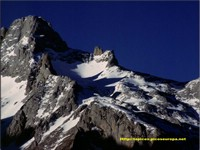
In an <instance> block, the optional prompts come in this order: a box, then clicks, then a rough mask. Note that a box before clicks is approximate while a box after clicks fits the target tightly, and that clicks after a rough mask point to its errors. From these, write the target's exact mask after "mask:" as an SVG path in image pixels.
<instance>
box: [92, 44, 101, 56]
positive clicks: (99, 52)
mask: <svg viewBox="0 0 200 150" xmlns="http://www.w3.org/2000/svg"><path fill="white" fill-rule="evenodd" d="M93 54H94V56H98V55H101V54H103V50H102V48H100V47H99V46H96V47H95V48H94V52H93Z"/></svg>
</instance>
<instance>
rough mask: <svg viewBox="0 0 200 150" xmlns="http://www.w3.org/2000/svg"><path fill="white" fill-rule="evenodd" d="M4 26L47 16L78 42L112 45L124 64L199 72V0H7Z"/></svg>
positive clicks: (164, 72) (179, 74) (185, 75)
mask: <svg viewBox="0 0 200 150" xmlns="http://www.w3.org/2000/svg"><path fill="white" fill-rule="evenodd" d="M1 6H2V10H1V12H2V15H1V17H2V18H1V21H2V26H7V27H8V26H9V25H10V24H11V23H12V21H13V20H14V19H16V18H20V17H23V16H27V15H38V16H42V17H43V18H44V19H46V20H47V21H49V22H51V24H52V26H53V28H54V29H55V30H56V31H57V32H58V33H59V34H60V35H61V37H62V38H63V39H64V40H65V41H66V42H67V44H68V45H69V46H70V47H72V48H78V49H82V50H87V51H91V52H92V51H93V48H94V47H95V46H96V45H99V46H101V47H102V48H103V49H112V50H114V51H115V54H116V57H117V59H118V61H119V63H120V64H121V65H123V66H124V67H126V68H128V69H131V70H135V71H140V72H144V73H149V74H153V75H156V76H160V77H164V78H168V79H174V80H177V81H187V80H192V79H195V78H197V77H198V76H199V74H198V73H199V4H198V2H194V1H193V2H186V1H182V2H173V1H172V2H134V1H132V2H68V1H60V2H45V1H38V2H28V1H23V2H8V1H7V2H1Z"/></svg>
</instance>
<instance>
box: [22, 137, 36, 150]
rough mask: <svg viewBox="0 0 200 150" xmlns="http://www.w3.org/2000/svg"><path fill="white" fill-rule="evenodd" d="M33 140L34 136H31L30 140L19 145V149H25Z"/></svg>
mask: <svg viewBox="0 0 200 150" xmlns="http://www.w3.org/2000/svg"><path fill="white" fill-rule="evenodd" d="M34 140H35V138H34V137H32V138H31V139H30V140H28V141H27V142H26V143H24V144H23V145H22V146H21V147H20V149H21V150H23V149H27V148H28V147H29V146H30V145H31V143H33V141H34Z"/></svg>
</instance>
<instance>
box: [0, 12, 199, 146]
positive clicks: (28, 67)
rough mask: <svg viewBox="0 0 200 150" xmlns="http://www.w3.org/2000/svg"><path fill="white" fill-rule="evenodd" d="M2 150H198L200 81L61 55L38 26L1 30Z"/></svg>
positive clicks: (107, 54)
mask: <svg viewBox="0 0 200 150" xmlns="http://www.w3.org/2000/svg"><path fill="white" fill-rule="evenodd" d="M1 38H2V43H1V45H0V46H1V47H0V49H1V54H2V55H1V56H2V57H1V73H2V74H1V84H2V86H1V123H2V132H1V137H2V149H24V150H25V149H29V150H32V149H33V150H35V149H37V150H38V149H39V150H40V149H48V150H51V149H57V150H60V149H75V150H76V149H92V150H93V149H103V150H104V149H127V148H129V149H156V150H160V149H168V145H169V143H165V142H162V143H160V142H156V141H151V142H147V141H140V142H137V141H129V142H126V141H120V138H121V137H122V138H123V137H130V138H131V137H145V138H158V137H171V138H179V137H183V138H185V137H186V138H187V141H179V142H173V143H172V144H173V145H171V143H170V146H172V147H173V148H176V149H181V150H182V149H190V150H197V149H198V141H199V134H198V131H199V108H198V106H199V90H198V89H199V84H200V79H196V80H193V81H191V82H188V83H180V82H176V81H172V80H166V79H162V78H159V77H154V76H151V75H148V74H143V73H138V72H135V71H131V70H127V69H124V68H123V67H121V66H119V64H118V62H117V59H116V58H115V55H114V52H113V51H111V50H105V51H104V50H103V49H101V48H100V47H95V48H94V52H93V53H89V52H86V51H82V50H77V49H73V48H69V47H67V45H66V43H65V42H64V41H63V40H62V39H61V38H60V36H59V35H58V34H57V33H56V32H55V31H54V30H53V29H52V27H51V26H50V24H49V23H48V22H46V21H45V20H44V19H42V18H40V17H35V16H28V17H24V18H21V19H17V20H15V21H14V22H13V23H12V25H11V26H10V27H9V29H8V30H6V29H5V28H4V29H3V28H2V29H1Z"/></svg>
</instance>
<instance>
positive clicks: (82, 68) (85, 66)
mask: <svg viewBox="0 0 200 150" xmlns="http://www.w3.org/2000/svg"><path fill="white" fill-rule="evenodd" d="M106 65H107V62H96V61H94V60H93V61H90V62H88V63H82V64H79V65H77V68H75V69H73V71H74V72H76V73H77V74H78V75H79V76H81V77H82V78H89V77H93V76H95V75H97V74H99V73H101V72H102V71H104V70H105V68H106Z"/></svg>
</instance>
